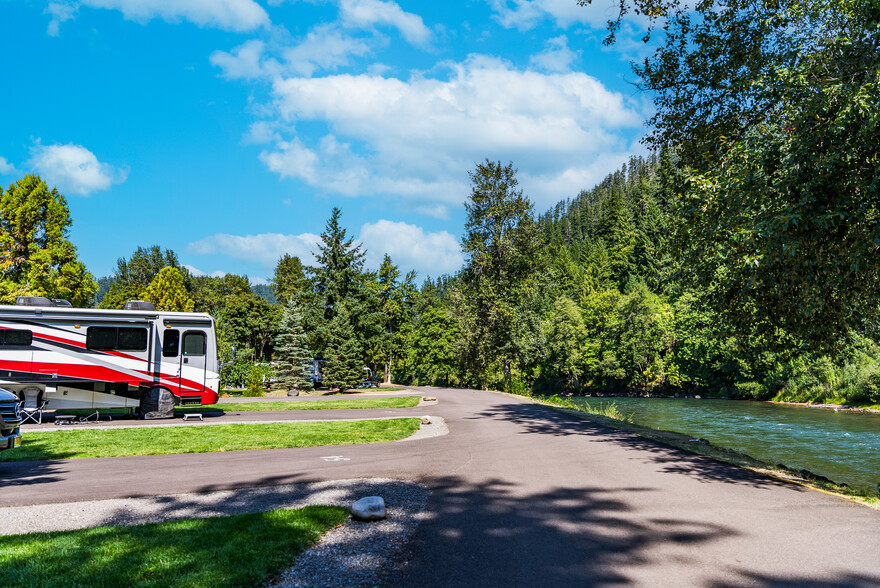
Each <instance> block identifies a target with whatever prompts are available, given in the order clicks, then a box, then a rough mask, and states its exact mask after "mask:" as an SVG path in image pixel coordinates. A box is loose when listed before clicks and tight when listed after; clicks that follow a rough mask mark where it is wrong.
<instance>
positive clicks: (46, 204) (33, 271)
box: [0, 175, 98, 306]
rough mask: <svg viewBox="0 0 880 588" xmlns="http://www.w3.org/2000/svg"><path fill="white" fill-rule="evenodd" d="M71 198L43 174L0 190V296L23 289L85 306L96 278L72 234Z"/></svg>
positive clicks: (6, 298) (7, 300) (5, 299)
mask: <svg viewBox="0 0 880 588" xmlns="http://www.w3.org/2000/svg"><path fill="white" fill-rule="evenodd" d="M71 223H72V221H71V219H70V210H69V209H68V207H67V201H66V200H65V199H64V196H62V195H61V194H60V193H59V192H58V190H56V189H54V188H53V189H52V190H49V187H48V186H47V185H46V184H45V182H43V180H41V179H40V178H39V176H33V175H27V176H25V177H24V178H22V179H21V180H19V181H18V182H16V183H13V184H11V185H10V186H9V187H8V188H7V189H6V192H2V191H0V271H2V276H0V302H2V303H4V304H14V303H15V298H16V297H17V296H22V295H32V296H46V297H49V298H64V299H66V300H69V301H70V303H71V304H73V305H74V306H85V305H86V304H87V303H88V302H89V301H90V300H91V298H92V295H93V294H94V293H95V291H96V290H97V289H98V284H97V283H96V282H95V279H94V278H93V277H92V274H90V273H89V272H88V271H87V270H86V267H85V265H84V264H83V263H82V262H80V261H78V259H77V254H76V247H74V246H73V244H72V243H71V242H70V241H69V240H68V238H67V237H68V231H69V229H70V225H71Z"/></svg>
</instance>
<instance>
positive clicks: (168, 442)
mask: <svg viewBox="0 0 880 588" xmlns="http://www.w3.org/2000/svg"><path fill="white" fill-rule="evenodd" d="M419 425H420V421H419V419H415V418H407V419H377V420H367V421H323V422H315V423H265V424H232V425H208V426H198V425H196V426H179V427H178V426H172V427H137V428H125V429H123V428H117V429H114V428H106V429H98V428H93V429H76V430H62V429H55V430H52V431H33V432H30V431H29V432H28V433H27V435H24V436H23V438H22V443H21V447H18V448H16V449H11V450H8V451H3V452H0V461H34V460H43V459H74V458H81V457H120V456H130V455H168V454H177V453H209V452H214V451H241V450H246V449H281V448H288V447H315V446H319V445H358V444H364V443H382V442H385V441H396V440H397V439H403V438H406V437H409V436H410V435H412V434H413V433H415V432H416V431H418V430H419Z"/></svg>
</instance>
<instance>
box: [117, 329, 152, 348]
mask: <svg viewBox="0 0 880 588" xmlns="http://www.w3.org/2000/svg"><path fill="white" fill-rule="evenodd" d="M116 349H121V350H123V351H145V350H146V349H147V330H146V329H144V328H143V327H119V343H118V345H117V346H116Z"/></svg>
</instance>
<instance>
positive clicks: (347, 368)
mask: <svg viewBox="0 0 880 588" xmlns="http://www.w3.org/2000/svg"><path fill="white" fill-rule="evenodd" d="M325 357H326V359H327V365H326V366H325V368H324V383H325V384H327V386H329V387H330V388H339V390H340V391H343V390H345V389H347V388H352V387H354V386H355V385H357V383H358V382H360V381H361V380H362V379H363V373H364V371H363V363H362V362H361V349H360V345H359V344H358V340H357V337H356V336H355V333H354V327H352V324H351V316H350V315H349V313H348V309H347V308H346V307H345V305H340V306H339V308H338V309H337V312H336V316H334V317H333V320H331V321H330V325H329V328H328V342H327V351H326V355H325Z"/></svg>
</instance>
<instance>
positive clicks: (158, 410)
mask: <svg viewBox="0 0 880 588" xmlns="http://www.w3.org/2000/svg"><path fill="white" fill-rule="evenodd" d="M174 400H175V398H174V394H172V393H171V390H169V389H168V388H162V387H160V386H154V387H153V388H150V389H149V390H147V391H146V392H144V393H143V394H141V405H140V408H139V409H138V414H140V416H141V418H142V419H145V420H152V419H171V418H174V404H175V403H174Z"/></svg>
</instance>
